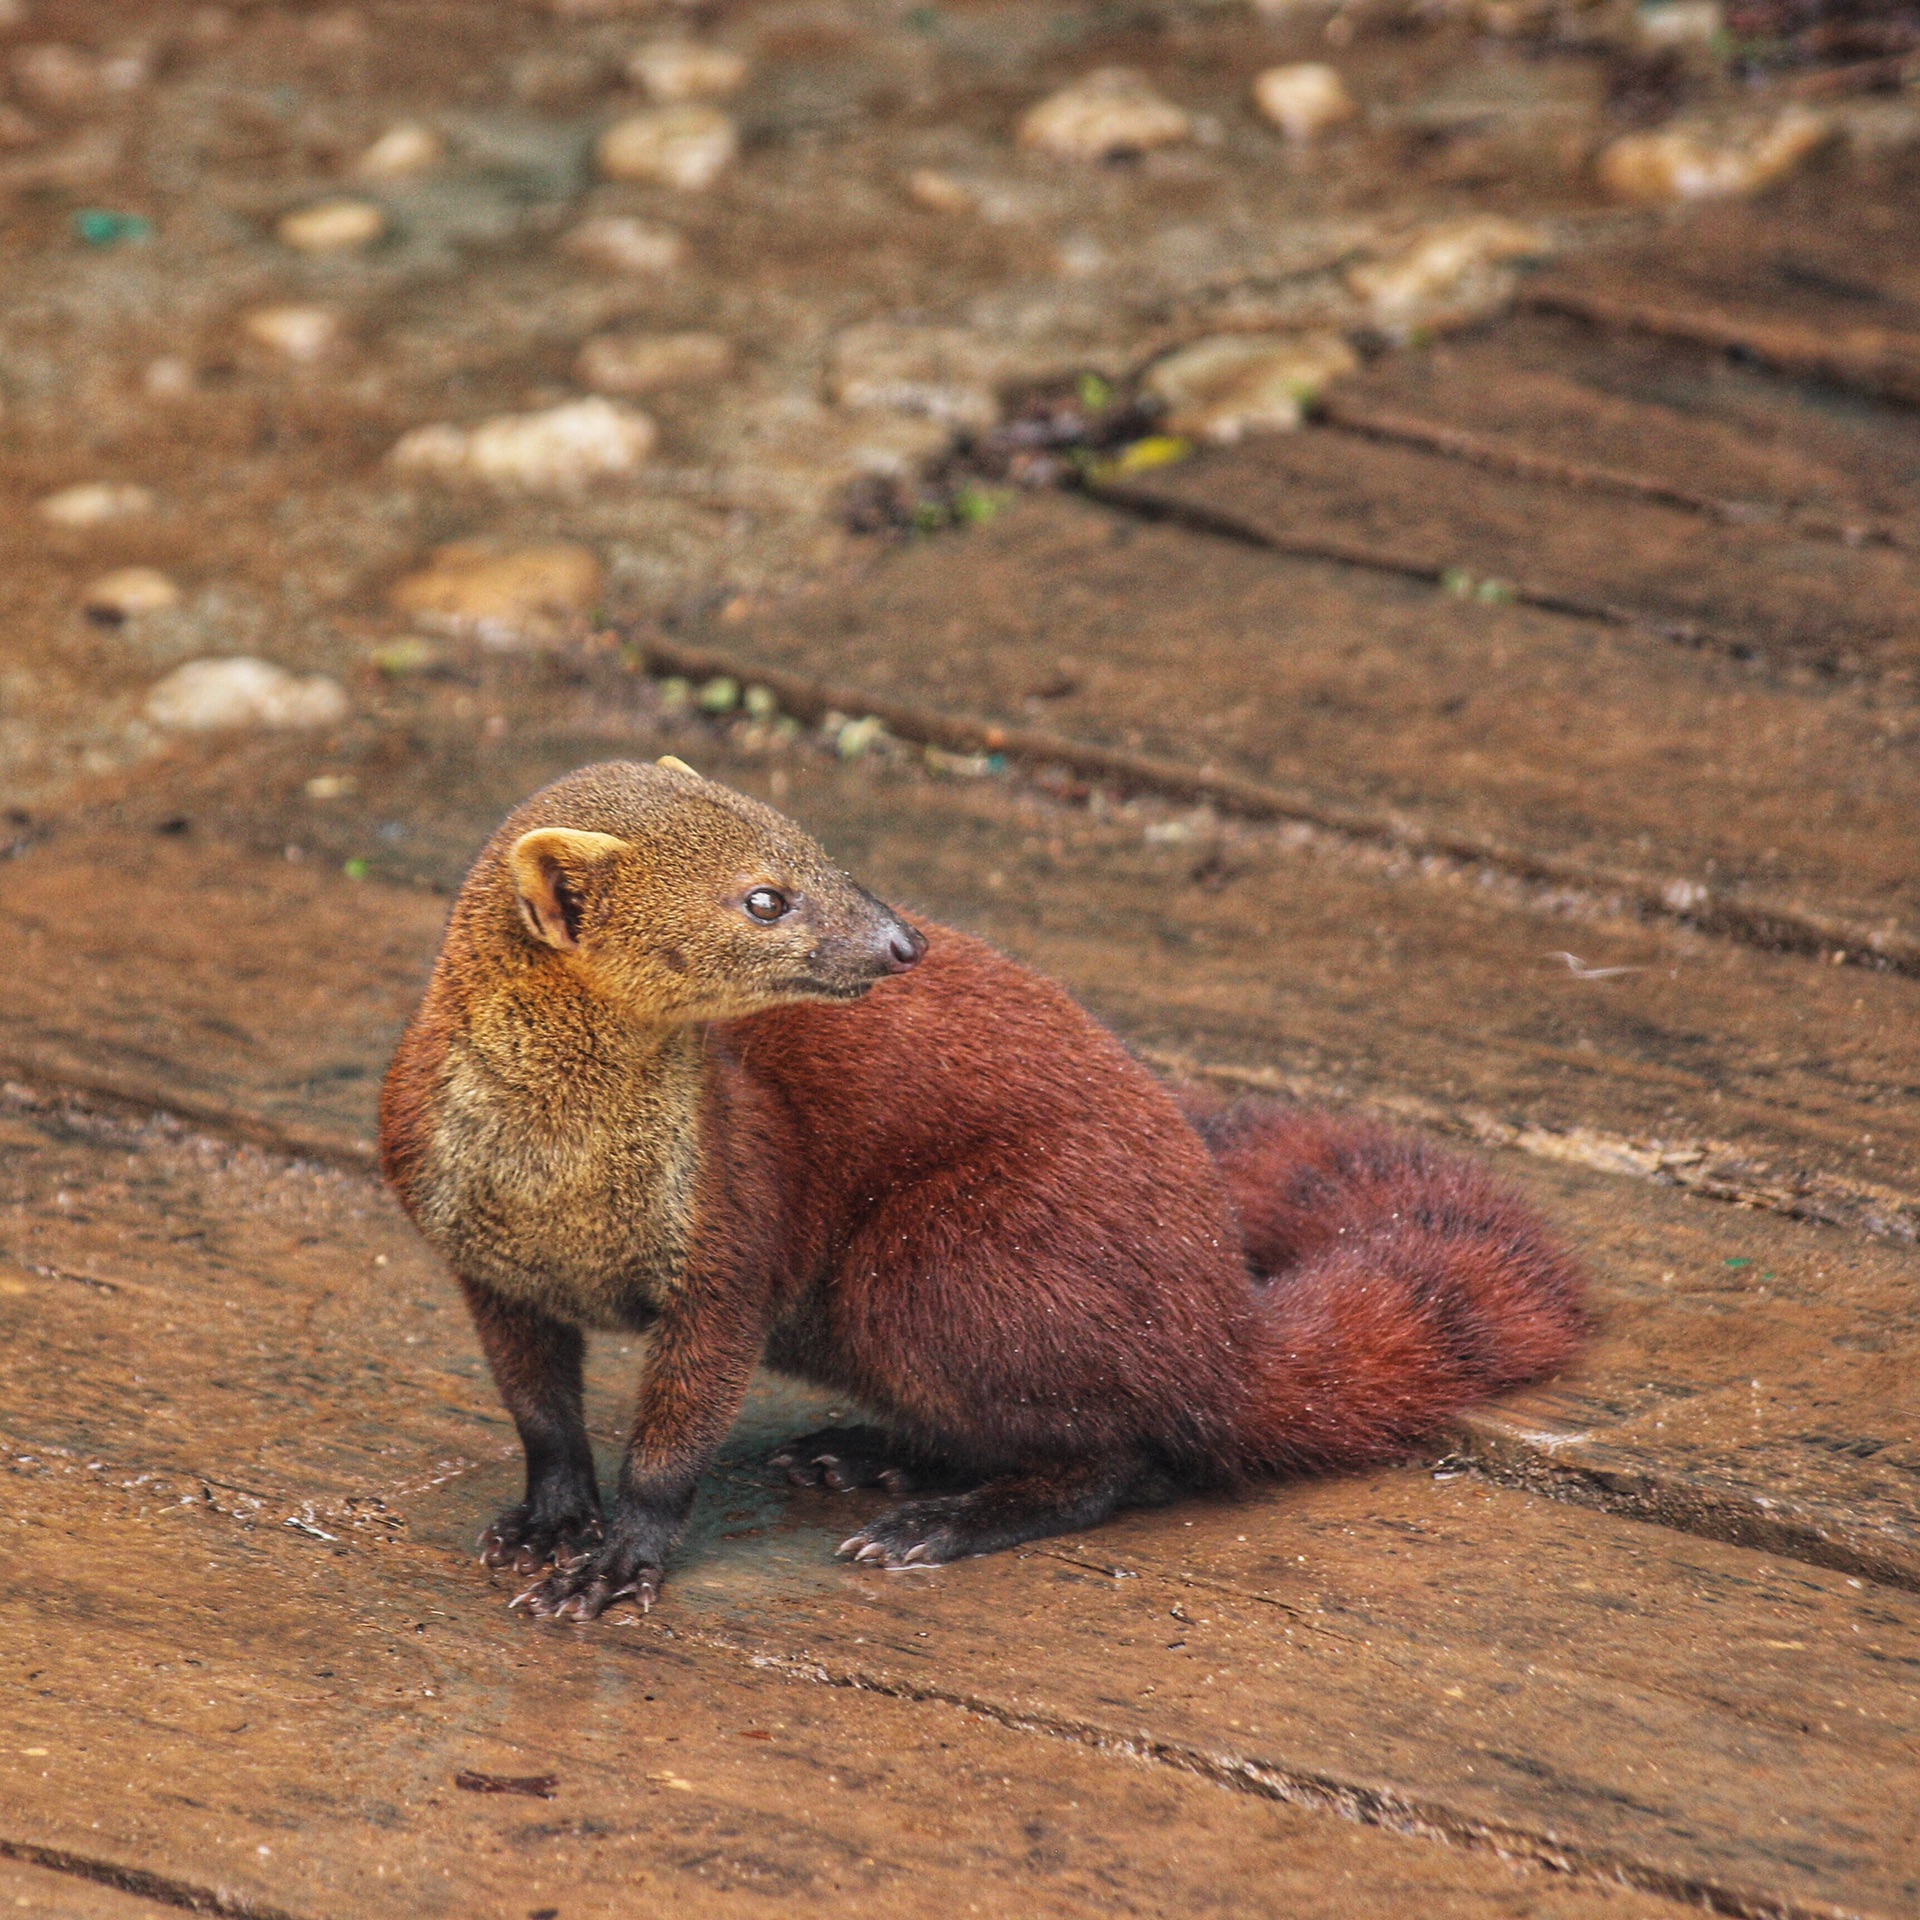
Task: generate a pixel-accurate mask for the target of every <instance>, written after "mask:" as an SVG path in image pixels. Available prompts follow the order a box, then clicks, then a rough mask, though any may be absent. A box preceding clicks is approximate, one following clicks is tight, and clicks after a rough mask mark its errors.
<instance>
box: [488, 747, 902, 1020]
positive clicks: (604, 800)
mask: <svg viewBox="0 0 1920 1920" xmlns="http://www.w3.org/2000/svg"><path fill="white" fill-rule="evenodd" d="M469 905H470V906H471V909H472V917H471V918H470V919H469V921H468V924H469V925H470V926H472V927H473V930H474V931H475V932H476V933H480V932H482V929H484V935H483V937H485V938H486V939H487V940H488V943H489V944H490V945H494V946H495V947H496V950H497V948H498V943H501V942H505V943H508V944H509V952H513V953H517V955H518V957H519V958H521V959H522V960H525V961H527V962H529V963H531V964H533V965H535V966H537V967H556V968H564V969H565V970H567V971H568V972H570V973H573V974H574V975H576V976H577V977H578V978H579V979H580V981H581V983H582V984H584V985H585V986H587V987H588V988H590V989H591V990H592V991H594V992H595V994H596V995H597V996H598V997H600V998H602V999H605V1000H607V1001H610V1002H611V1003H613V1004H614V1005H616V1006H618V1007H620V1008H621V1009H622V1010H624V1011H625V1012H628V1013H630V1014H631V1015H633V1016H634V1017H635V1018H636V1019H640V1020H645V1021H649V1022H664V1023H676V1024H677V1023H685V1022H693V1021H705V1020H730V1019H737V1018H739V1017H740V1016H741V1015H744V1014H749V1013H758V1012H760V1011H762V1010H764V1009H766V1008H768V1007H774V1006H780V1005H783V1004H785V1003H787V1002H790V1001H795V1000H858V999H860V998H861V997H862V996H864V995H865V994H866V993H868V992H869V991H870V990H871V989H872V988H873V987H874V986H875V985H876V984H877V983H878V982H879V981H881V980H885V979H887V978H888V977H889V976H891V975H893V974H897V973H905V972H906V971H907V969H908V968H909V967H911V966H913V965H914V964H915V963H916V962H917V961H918V960H919V958H920V956H921V955H922V954H923V953H924V952H925V951H926V945H927V943H926V941H925V939H924V938H923V937H922V936H921V935H920V934H919V933H918V932H916V931H915V929H914V928H912V927H910V926H909V925H908V924H907V923H906V921H904V920H903V919H901V918H900V916H899V915H898V914H897V913H895V912H894V911H893V910H892V909H891V908H890V907H887V906H884V905H883V904H882V903H881V902H880V901H878V900H876V899H875V898H874V897H873V895H872V894H870V893H869V892H867V890H866V889H865V888H864V887H861V886H859V885H857V884H855V882H854V881H853V880H851V879H850V878H849V877H848V876H847V875H846V874H844V873H842V872H841V871H840V869H839V868H837V867H836V866H834V865H833V863H832V862H831V861H830V860H829V859H828V858H827V856H826V853H825V852H824V851H823V849H822V848H821V847H820V845H819V844H818V842H816V841H815V840H813V839H812V838H811V837H810V836H809V835H808V834H806V833H803V832H802V831H801V830H800V828H799V827H797V826H795V825H794V823H793V822H792V821H791V820H789V819H787V818H786V816H785V815H784V814H780V813H776V812H775V811H774V810H773V808H771V807H769V806H765V805H763V804H762V803H761V802H760V801H758V800H754V799H750V798H749V797H748V796H747V795H745V794H743V793H735V792H734V791H733V790H732V789H731V788H728V787H723V786H721V785H719V784H718V783H717V782H715V781H712V780H704V779H702V778H701V777H700V775H699V774H697V773H695V772H694V770H693V769H692V768H691V767H689V766H686V765H685V764H684V763H683V762H681V761H678V760H674V759H666V760H661V761H659V762H657V763H655V764H653V765H651V766H646V765H640V764H637V763H634V762H630V761H608V762H606V763H604V764H602V765H600V766H592V767H583V768H581V769H580V770H579V771H578V772H577V773H570V774H568V775H566V776H565V778H563V779H560V780H556V781H555V782H554V783H553V785H552V786H550V787H546V788H544V789H542V791H541V792H539V793H537V794H535V795H534V796H533V798H532V799H530V800H529V801H527V802H526V803H525V805H523V806H521V807H520V808H518V809H517V810H516V811H515V812H514V813H513V815H512V816H511V817H510V818H509V819H508V820H507V822H506V824H505V825H504V826H503V827H502V828H501V829H500V831H499V832H498V833H497V834H496V835H495V836H494V838H493V840H492V842H491V843H490V844H489V846H488V848H487V850H486V852H485V853H484V854H483V855H482V856H481V858H480V861H479V863H478V864H477V865H476V866H475V868H474V871H473V874H472V877H471V878H470V879H469V880H468V883H467V887H466V890H465V893H464V894H463V896H462V912H461V914H457V915H456V917H457V918H460V917H464V916H465V912H466V909H467V908H468V907H469Z"/></svg>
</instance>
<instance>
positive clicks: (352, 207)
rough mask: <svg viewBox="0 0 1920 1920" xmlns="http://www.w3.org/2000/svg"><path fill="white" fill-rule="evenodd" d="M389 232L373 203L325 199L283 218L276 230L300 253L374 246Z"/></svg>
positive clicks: (343, 251)
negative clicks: (374, 243) (375, 242)
mask: <svg viewBox="0 0 1920 1920" xmlns="http://www.w3.org/2000/svg"><path fill="white" fill-rule="evenodd" d="M386 230H387V216H386V213H385V211H384V210H383V209H381V208H379V207H376V206H375V205H374V204H373V202H372V201H371V200H322V201H321V202H319V204H318V205H316V206H311V207H302V208H301V209H300V210H299V211H298V212H296V213H289V214H285V215H283V216H282V218H281V220H280V223H279V225H278V226H277V227H276V228H275V229H274V231H275V232H276V233H277V234H279V236H280V238H281V240H282V241H283V242H284V243H285V244H286V245H287V246H290V247H293V248H296V249H297V250H298V251H299V252H301V253H346V252H350V251H351V250H353V249H354V248H356V247H366V246H371V245H372V244H373V242H374V241H376V240H378V239H379V238H380V237H381V235H382V234H384V233H385V232H386Z"/></svg>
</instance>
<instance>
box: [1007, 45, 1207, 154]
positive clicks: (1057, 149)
mask: <svg viewBox="0 0 1920 1920" xmlns="http://www.w3.org/2000/svg"><path fill="white" fill-rule="evenodd" d="M1192 133H1193V119H1192V116H1191V115H1190V114H1188V113H1187V112H1186V111H1185V110H1184V109H1183V108H1180V107H1176V106H1175V105H1174V104H1173V102H1172V101H1170V100H1167V99H1164V98H1163V97H1162V96H1161V95H1160V94H1158V93H1156V92H1155V91H1154V90H1153V88H1152V87H1151V86H1150V85H1148V83H1147V81H1146V79H1145V78H1144V77H1143V76H1142V75H1140V74H1137V73H1135V72H1134V71H1133V70H1132V69H1131V68H1130V67H1101V68H1098V69H1097V70H1096V71H1094V72H1092V73H1090V74H1088V75H1087V76H1086V78H1085V79H1084V80H1077V81H1075V82H1074V84H1073V85H1072V86H1070V87H1064V88H1062V89H1061V91H1060V92H1058V93H1056V94H1053V95H1050V96H1049V97H1048V98H1047V99H1045V100H1042V101H1041V102H1040V103H1039V105H1038V106H1035V107H1030V108H1029V109H1028V110H1027V112H1026V114H1025V115H1024V116H1023V117H1022V119H1021V121H1020V134H1019V138H1020V144H1021V145H1022V146H1024V147H1037V148H1038V149H1039V150H1040V151H1041V152H1042V153H1051V154H1055V155H1058V156H1059V157H1060V158H1061V159H1063V160H1107V159H1111V158H1112V157H1113V156H1114V155H1115V154H1121V153H1144V152H1146V151H1147V150H1148V149H1149V148H1151V147H1164V146H1168V145H1170V144H1171V143H1173V142H1174V141H1177V140H1185V139H1188V138H1190V137H1191V135H1192Z"/></svg>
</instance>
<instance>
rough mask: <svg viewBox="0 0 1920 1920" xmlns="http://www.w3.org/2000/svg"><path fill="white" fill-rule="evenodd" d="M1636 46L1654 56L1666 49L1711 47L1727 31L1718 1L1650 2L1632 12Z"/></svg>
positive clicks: (1722, 11) (1668, 0)
mask: <svg viewBox="0 0 1920 1920" xmlns="http://www.w3.org/2000/svg"><path fill="white" fill-rule="evenodd" d="M1634 20H1635V24H1636V25H1637V26H1638V27H1639V29H1640V44H1641V45H1642V46H1643V47H1646V48H1648V49H1650V50H1652V51H1654V52H1662V51H1664V50H1665V49H1666V48H1668V47H1683V48H1684V47H1711V46H1712V45H1713V44H1714V42H1715V41H1716V40H1718V39H1719V37H1720V36H1721V35H1722V34H1723V33H1725V32H1726V30H1727V13H1726V9H1725V8H1724V7H1723V6H1722V5H1721V4H1720V0H1652V4H1650V5H1646V6H1641V7H1638V8H1636V9H1635V11H1634Z"/></svg>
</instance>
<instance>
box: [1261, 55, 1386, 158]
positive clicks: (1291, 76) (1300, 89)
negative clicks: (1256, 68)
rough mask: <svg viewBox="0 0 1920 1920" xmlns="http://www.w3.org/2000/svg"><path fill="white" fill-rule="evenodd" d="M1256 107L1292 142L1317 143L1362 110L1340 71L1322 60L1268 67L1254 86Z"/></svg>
mask: <svg viewBox="0 0 1920 1920" xmlns="http://www.w3.org/2000/svg"><path fill="white" fill-rule="evenodd" d="M1253 97H1254V101H1255V104H1256V105H1257V106H1258V107H1259V109H1260V111H1261V112H1262V113H1264V114H1265V115H1266V116H1267V118H1268V119H1269V120H1271V121H1272V122H1273V124H1274V125H1275V126H1276V127H1278V128H1279V129H1280V131H1281V132H1282V133H1284V134H1285V135H1286V136H1287V138H1288V139H1289V140H1295V141H1299V142H1301V143H1302V144H1304V143H1305V142H1307V141H1310V140H1317V139H1318V138H1319V137H1320V136H1321V134H1323V133H1325V132H1326V131H1327V130H1328V128H1330V127H1337V126H1339V125H1340V124H1341V123H1342V122H1343V121H1346V120H1351V119H1352V118H1353V117H1354V115H1355V114H1356V113H1358V112H1359V111H1360V109H1359V108H1358V106H1356V105H1355V104H1354V98H1353V95H1352V94H1350V93H1349V92H1348V91H1347V83H1346V82H1345V81H1344V80H1342V79H1341V78H1340V75H1339V73H1338V71H1337V70H1336V69H1334V68H1332V67H1330V66H1328V65H1327V64H1326V63H1325V62H1324V61H1320V60H1302V61H1299V62H1297V63H1295V64H1294V65H1292V66H1286V67H1269V68H1268V69H1267V70H1266V72H1265V73H1263V74H1261V75H1260V77H1259V78H1258V79H1257V80H1255V81H1254V83H1253Z"/></svg>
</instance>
